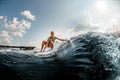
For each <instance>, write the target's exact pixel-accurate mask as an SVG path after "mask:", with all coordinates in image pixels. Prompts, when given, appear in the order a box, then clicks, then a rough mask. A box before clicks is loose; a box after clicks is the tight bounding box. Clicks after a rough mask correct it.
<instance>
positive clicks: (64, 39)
mask: <svg viewBox="0 0 120 80" xmlns="http://www.w3.org/2000/svg"><path fill="white" fill-rule="evenodd" d="M55 38H56V39H57V40H60V41H68V40H67V39H61V38H58V37H55Z"/></svg>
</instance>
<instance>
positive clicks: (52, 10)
mask: <svg viewBox="0 0 120 80" xmlns="http://www.w3.org/2000/svg"><path fill="white" fill-rule="evenodd" d="M96 1H100V0H0V16H3V17H4V18H3V19H2V17H1V20H0V27H1V28H0V31H1V33H0V34H1V36H2V37H3V42H2V40H1V42H0V43H6V42H7V41H9V38H10V37H11V38H12V39H11V40H10V41H9V43H12V44H22V45H23V44H26V43H28V42H31V43H32V42H34V41H35V42H38V44H40V43H41V41H42V40H44V39H47V37H48V36H49V33H50V31H55V32H57V33H58V34H61V33H63V34H64V33H66V32H67V30H69V29H73V28H74V27H75V28H76V26H77V25H79V24H82V25H83V24H87V23H88V24H90V25H94V26H97V27H98V26H99V23H100V22H101V21H103V20H101V19H100V17H99V16H103V14H102V12H105V11H102V10H104V9H103V7H102V8H100V10H101V14H100V15H99V16H98V13H99V12H96V10H95V7H96V6H94V5H95V4H97V3H96ZM104 1H107V3H108V2H109V4H110V2H111V1H114V0H104ZM118 2H119V1H118V0H116V3H114V4H118ZM111 3H112V2H111ZM102 5H104V4H100V6H102ZM93 6H94V7H93ZM112 6H115V5H112ZM105 7H106V5H104V8H105ZM116 7H118V6H116ZM116 7H115V8H116ZM115 8H113V10H114V11H117V12H119V11H118V10H119V9H116V10H115ZM97 9H99V6H98V8H97ZM107 9H109V8H108V7H107ZM100 10H99V11H100ZM95 12H96V13H97V14H95ZM22 13H23V14H22ZM26 14H30V15H31V16H32V18H30V16H28V15H26ZM94 15H95V16H96V17H94ZM104 15H106V14H104ZM111 15H113V14H111ZM27 16H28V17H27ZM33 17H34V19H33ZM14 18H17V20H16V19H14ZM97 18H99V19H97ZM5 19H7V21H6V22H4V21H5ZM13 19H14V20H15V23H17V22H18V23H19V25H20V24H23V22H25V24H27V23H30V26H29V25H28V24H27V26H22V27H25V29H23V28H22V29H21V28H20V29H21V30H20V32H21V31H22V32H21V33H20V34H17V33H19V30H18V29H14V27H13V26H15V25H13V26H12V28H13V29H9V28H11V26H10V24H12V23H13ZM107 19H108V18H107ZM97 21H98V22H97ZM5 23H7V26H6V25H4V24H5ZM15 27H17V26H15ZM78 29H81V28H78ZM15 30H18V31H17V32H16V31H15ZM24 31H25V33H24ZM13 32H14V33H13ZM6 36H7V38H6ZM4 39H5V40H6V41H4Z"/></svg>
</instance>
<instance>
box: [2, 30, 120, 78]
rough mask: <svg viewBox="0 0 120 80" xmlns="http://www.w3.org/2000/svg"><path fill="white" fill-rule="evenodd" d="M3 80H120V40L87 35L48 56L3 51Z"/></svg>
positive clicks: (110, 35)
mask: <svg viewBox="0 0 120 80" xmlns="http://www.w3.org/2000/svg"><path fill="white" fill-rule="evenodd" d="M0 75H1V76H0V80H120V38H119V35H117V34H101V33H92V32H90V33H86V34H83V35H79V36H76V37H72V38H71V39H70V42H65V43H63V44H61V45H60V47H59V48H58V49H57V50H56V51H53V52H50V53H49V54H44V53H38V52H35V51H20V50H12V49H10V50H1V51H0Z"/></svg>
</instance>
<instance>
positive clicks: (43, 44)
mask: <svg viewBox="0 0 120 80" xmlns="http://www.w3.org/2000/svg"><path fill="white" fill-rule="evenodd" d="M46 44H47V41H45V40H44V41H42V45H41V52H42V50H43V48H44V47H45V46H46Z"/></svg>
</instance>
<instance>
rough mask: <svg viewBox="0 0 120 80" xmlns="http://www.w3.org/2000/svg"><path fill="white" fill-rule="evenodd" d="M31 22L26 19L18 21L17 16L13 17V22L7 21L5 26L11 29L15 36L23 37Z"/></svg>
mask: <svg viewBox="0 0 120 80" xmlns="http://www.w3.org/2000/svg"><path fill="white" fill-rule="evenodd" d="M30 26H31V22H28V21H26V20H21V21H18V19H17V18H16V17H14V18H13V20H12V21H11V22H9V23H8V22H7V21H6V22H5V27H6V28H7V29H8V30H10V32H11V34H12V35H13V36H19V37H23V34H25V33H26V29H29V28H30Z"/></svg>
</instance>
